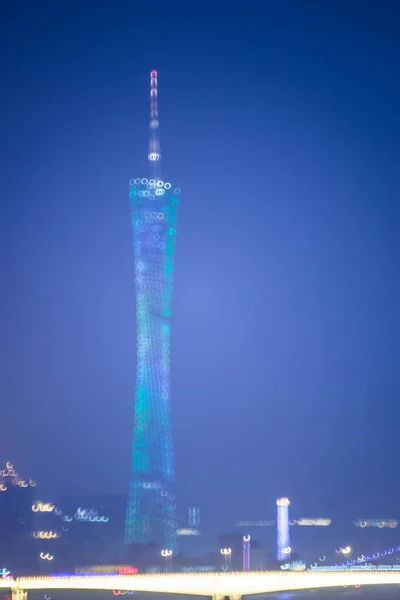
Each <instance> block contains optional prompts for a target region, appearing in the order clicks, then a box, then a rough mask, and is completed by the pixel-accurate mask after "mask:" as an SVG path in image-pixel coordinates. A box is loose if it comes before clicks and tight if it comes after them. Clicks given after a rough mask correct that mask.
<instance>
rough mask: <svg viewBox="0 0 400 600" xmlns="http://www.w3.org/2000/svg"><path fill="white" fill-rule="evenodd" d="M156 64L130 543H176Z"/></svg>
mask: <svg viewBox="0 0 400 600" xmlns="http://www.w3.org/2000/svg"><path fill="white" fill-rule="evenodd" d="M157 97H158V84H157V71H151V73H150V142H149V152H148V160H149V176H148V177H144V178H136V179H131V180H130V182H129V185H130V192H129V196H130V199H131V218H132V229H133V246H134V256H135V283H136V322H137V328H136V334H137V367H136V397H135V416H134V431H133V452H132V479H131V483H130V488H129V499H128V508H127V516H126V528H125V543H126V544H151V543H156V544H157V545H158V546H159V547H161V548H163V549H171V550H173V549H174V548H175V542H176V508H175V497H174V489H173V487H174V464H173V456H172V437H171V422H170V412H171V410H170V383H171V380H170V343H171V342H170V340H171V325H170V319H171V296H172V280H173V263H174V254H175V242H176V226H177V209H178V204H179V193H180V190H179V188H175V189H174V188H172V186H171V184H170V183H168V182H164V181H162V179H161V178H160V162H161V151H160V141H159V133H158V130H159V121H158V104H157Z"/></svg>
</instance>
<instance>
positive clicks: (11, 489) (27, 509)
mask: <svg viewBox="0 0 400 600" xmlns="http://www.w3.org/2000/svg"><path fill="white" fill-rule="evenodd" d="M35 486H36V483H35V481H34V480H33V479H23V478H22V477H20V475H18V473H17V471H16V469H15V468H14V466H13V465H12V464H11V463H10V462H7V463H6V464H5V466H4V467H3V468H0V568H7V569H9V570H11V572H12V573H13V574H18V573H21V572H25V573H27V572H28V573H29V572H31V573H32V572H34V571H35V568H36V567H37V564H38V557H39V555H38V553H36V551H35V550H36V548H35V544H34V540H33V537H32V530H33V517H34V513H33V511H32V503H33V498H34V493H35Z"/></svg>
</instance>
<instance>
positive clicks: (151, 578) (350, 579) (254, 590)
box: [0, 570, 400, 600]
mask: <svg viewBox="0 0 400 600" xmlns="http://www.w3.org/2000/svg"><path fill="white" fill-rule="evenodd" d="M388 584H391V585H399V584H400V571H382V570H381V571H379V570H376V571H335V572H332V571H325V572H324V571H318V572H313V571H300V572H296V571H254V572H247V573H240V572H237V573H235V572H229V573H226V572H225V573H164V574H137V575H93V576H92V575H76V576H70V575H66V576H65V577H64V576H57V577H19V578H16V579H11V578H10V579H1V580H0V588H7V589H11V591H12V600H28V592H29V591H30V590H41V591H51V590H60V589H61V590H121V591H122V590H127V591H130V590H134V591H135V592H156V593H169V594H188V595H193V596H210V597H211V598H212V599H213V600H225V599H226V598H229V600H241V598H242V597H243V596H244V595H247V594H263V593H269V592H281V591H291V590H305V589H317V588H329V587H342V586H343V587H347V586H356V587H359V586H363V585H388Z"/></svg>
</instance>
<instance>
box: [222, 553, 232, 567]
mask: <svg viewBox="0 0 400 600" xmlns="http://www.w3.org/2000/svg"><path fill="white" fill-rule="evenodd" d="M220 552H221V554H222V556H223V557H224V567H223V570H224V571H228V569H230V568H231V558H232V549H231V548H221V550H220Z"/></svg>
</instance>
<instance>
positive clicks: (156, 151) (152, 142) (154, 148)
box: [148, 70, 161, 179]
mask: <svg viewBox="0 0 400 600" xmlns="http://www.w3.org/2000/svg"><path fill="white" fill-rule="evenodd" d="M159 126H160V124H159V121H158V81H157V71H155V70H153V71H150V139H149V154H148V159H149V162H150V171H151V176H152V177H154V179H159V164H160V160H161V151H160V136H159Z"/></svg>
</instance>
